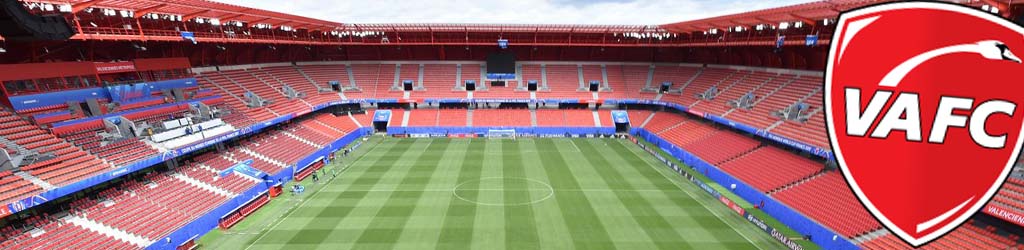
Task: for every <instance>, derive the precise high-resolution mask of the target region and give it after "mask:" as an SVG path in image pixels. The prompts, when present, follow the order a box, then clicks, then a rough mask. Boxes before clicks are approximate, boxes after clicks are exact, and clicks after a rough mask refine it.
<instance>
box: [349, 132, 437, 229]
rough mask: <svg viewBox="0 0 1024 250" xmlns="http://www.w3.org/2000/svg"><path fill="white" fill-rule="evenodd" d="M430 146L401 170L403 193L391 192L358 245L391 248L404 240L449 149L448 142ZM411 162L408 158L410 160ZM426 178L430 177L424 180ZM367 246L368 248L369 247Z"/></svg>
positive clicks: (429, 143)
mask: <svg viewBox="0 0 1024 250" xmlns="http://www.w3.org/2000/svg"><path fill="white" fill-rule="evenodd" d="M426 141H427V142H428V143H427V146H426V148H425V149H423V151H419V152H417V153H418V155H417V156H416V157H412V158H414V159H415V160H413V161H411V162H407V163H410V164H409V165H410V167H408V168H402V169H404V170H405V171H404V173H403V175H402V177H401V182H400V183H399V184H398V188H399V189H401V190H402V191H395V192H389V193H387V194H388V198H387V200H386V201H385V202H384V204H383V205H381V208H380V210H378V211H377V214H376V215H375V216H374V218H373V220H372V221H370V225H369V227H368V228H366V230H365V231H363V233H362V234H361V235H360V236H359V239H357V240H356V244H357V245H358V244H373V247H375V248H376V247H379V248H392V247H393V245H394V244H395V243H397V241H398V238H399V237H401V234H402V231H403V230H404V229H405V223H406V222H407V221H408V220H409V217H410V216H411V215H412V212H413V209H415V208H416V204H417V203H419V199H420V197H422V196H423V191H419V190H418V189H420V190H422V189H423V188H425V187H426V186H427V183H428V182H429V181H430V178H429V176H432V175H433V173H434V171H436V170H437V168H438V163H440V161H441V157H442V156H443V155H444V153H445V152H446V149H447V148H448V145H449V141H448V140H433V139H426ZM407 159H408V158H407ZM424 175H426V176H427V177H423V176H424ZM367 246H368V245H367Z"/></svg>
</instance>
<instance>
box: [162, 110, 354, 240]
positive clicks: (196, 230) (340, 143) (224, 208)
mask: <svg viewBox="0 0 1024 250" xmlns="http://www.w3.org/2000/svg"><path fill="white" fill-rule="evenodd" d="M371 132H372V130H371V128H360V129H357V130H355V131H352V132H351V133H349V134H347V135H345V136H344V137H342V138H339V139H337V140H335V141H334V142H332V143H331V144H329V145H327V146H325V147H323V148H321V149H320V150H317V151H316V152H314V153H312V154H310V155H308V156H306V157H305V158H303V159H300V160H299V161H298V163H297V164H295V165H294V166H292V167H291V168H286V169H284V170H283V171H280V172H279V173H277V174H274V175H271V176H269V177H267V178H266V180H265V181H264V183H263V185H258V184H257V185H256V186H255V187H253V188H251V189H249V190H248V191H245V192H244V193H242V194H240V195H238V196H236V197H235V198H232V199H231V200H229V201H227V202H225V203H224V204H221V205H220V206H218V207H217V208H214V209H213V210H211V211H210V212H208V213H206V214H205V215H203V216H200V217H199V218H198V219H196V220H194V221H192V222H190V223H188V224H186V225H185V226H184V227H182V228H179V229H178V230H175V231H174V232H172V233H171V234H169V235H167V237H165V238H163V239H157V241H156V242H155V243H153V244H152V245H150V246H149V247H147V248H146V249H175V248H177V247H178V246H179V245H182V244H184V243H186V242H188V241H191V240H193V239H196V238H199V237H200V236H202V235H204V234H206V233H208V232H210V231H212V230H214V229H216V228H217V227H218V226H219V223H220V219H221V218H222V217H224V216H225V215H227V214H228V213H231V212H233V211H235V209H238V208H240V207H242V206H243V205H245V204H246V203H248V202H249V201H250V200H252V199H253V198H256V197H257V196H260V195H261V194H263V193H264V192H267V190H269V189H270V187H272V186H276V185H278V184H281V185H284V184H287V183H288V182H291V181H292V177H293V176H294V174H295V172H296V171H301V168H298V167H295V166H303V167H306V166H309V165H310V164H312V163H313V162H314V161H318V160H322V159H326V158H328V157H327V155H329V154H332V153H334V152H337V151H338V150H339V149H341V148H343V147H345V146H346V145H348V144H351V143H352V142H355V141H356V140H358V139H359V138H362V137H363V136H365V135H368V134H370V133H371Z"/></svg>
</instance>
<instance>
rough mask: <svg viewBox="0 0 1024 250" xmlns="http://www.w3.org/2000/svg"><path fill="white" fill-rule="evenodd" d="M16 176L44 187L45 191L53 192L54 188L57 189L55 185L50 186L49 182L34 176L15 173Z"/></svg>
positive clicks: (19, 172)
mask: <svg viewBox="0 0 1024 250" xmlns="http://www.w3.org/2000/svg"><path fill="white" fill-rule="evenodd" d="M14 175H17V176H18V177H21V178H22V179H25V180H27V181H29V182H31V183H32V184H35V185H36V186H39V187H42V188H43V189H44V190H53V189H54V188H57V187H56V186H54V185H53V184H50V183H49V182H46V181H44V180H41V179H39V177H35V176H32V175H30V174H28V173H25V172H22V171H17V172H14Z"/></svg>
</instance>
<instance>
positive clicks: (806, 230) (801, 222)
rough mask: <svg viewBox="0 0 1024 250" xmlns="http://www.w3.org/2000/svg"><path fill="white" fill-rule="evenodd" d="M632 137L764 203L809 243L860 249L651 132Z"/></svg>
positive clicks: (635, 131) (766, 209) (642, 131)
mask: <svg viewBox="0 0 1024 250" xmlns="http://www.w3.org/2000/svg"><path fill="white" fill-rule="evenodd" d="M631 134H633V135H634V136H637V137H640V138H643V139H644V140H647V141H648V142H651V143H652V144H654V145H655V146H657V147H659V148H661V149H662V150H664V151H665V152H668V153H669V154H671V155H672V156H673V157H675V158H676V159H679V161H681V162H683V163H686V164H687V165H689V166H690V167H691V168H693V169H694V170H696V171H698V172H700V173H703V174H704V175H705V176H707V177H708V178H709V179H711V180H713V181H715V182H716V183H718V184H719V185H722V186H724V187H730V186H731V185H732V184H735V185H736V188H735V189H733V190H732V192H733V193H735V194H736V195H738V196H740V197H741V198H743V199H744V200H747V201H748V202H750V203H753V204H759V203H761V202H764V206H763V207H761V210H762V211H764V212H765V213H767V214H768V215H771V216H772V217H773V218H775V219H777V220H779V221H781V222H782V223H783V224H786V226H789V227H790V228H792V229H793V230H796V231H797V232H800V233H801V234H804V235H810V236H811V241H812V242H814V243H815V244H818V245H819V246H821V247H822V248H824V249H860V248H859V247H857V246H856V245H855V244H853V243H852V242H850V241H849V240H847V239H846V238H845V237H843V236H841V235H839V234H838V233H835V232H833V231H832V230H830V229H828V228H826V227H825V226H823V225H821V224H819V223H817V222H815V221H814V220H811V219H810V218H808V217H807V216H804V215H803V214H801V213H800V212H797V211H796V210H794V209H792V208H790V207H789V206H787V205H786V204H783V203H782V202H779V201H777V200H775V199H774V198H772V197H770V196H768V195H766V194H764V193H762V192H761V191H758V190H757V189H756V188H754V187H752V186H750V185H748V184H747V183H745V182H743V181H741V180H739V179H736V178H735V177H733V176H732V175H729V174H728V173H725V172H724V171H722V170H719V169H718V168H716V167H715V166H713V165H711V164H708V163H707V162H705V161H704V160H703V159H701V158H700V157H697V156H696V155H693V154H691V153H690V152H687V151H686V150H684V149H682V148H679V147H676V146H675V145H673V144H671V143H669V142H668V141H666V140H664V139H662V138H661V137H659V136H658V135H656V134H654V133H651V132H649V131H647V130H645V129H637V128H634V129H632V131H631Z"/></svg>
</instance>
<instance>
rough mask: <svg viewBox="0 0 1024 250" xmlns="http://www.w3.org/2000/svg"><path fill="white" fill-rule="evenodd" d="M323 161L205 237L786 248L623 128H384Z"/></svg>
mask: <svg viewBox="0 0 1024 250" xmlns="http://www.w3.org/2000/svg"><path fill="white" fill-rule="evenodd" d="M332 170H336V171H337V177H336V178H332V174H331V172H332ZM325 172H326V173H327V174H326V177H324V178H322V180H321V181H320V183H318V184H313V183H312V182H311V180H309V179H310V178H307V180H306V181H304V182H303V185H305V186H306V187H307V188H306V192H305V193H304V194H299V195H292V194H289V193H286V194H282V196H280V197H278V198H276V199H275V200H274V201H273V202H272V203H271V204H269V205H267V206H266V207H264V208H263V209H261V210H260V211H258V212H257V213H256V214H254V215H253V216H251V217H250V218H247V219H246V220H245V221H243V222H242V223H241V224H239V225H237V226H235V227H234V228H232V229H231V230H226V231H222V230H219V229H218V230H214V231H213V232H211V233H210V234H208V235H207V236H205V237H203V238H202V239H201V240H200V244H201V247H202V248H205V249H782V248H784V246H783V245H781V244H779V243H777V242H776V241H774V240H773V239H771V237H770V236H768V235H767V234H765V233H764V232H762V231H760V229H757V228H756V227H754V226H753V225H752V224H750V223H748V222H746V221H745V220H744V219H743V218H742V217H740V216H738V215H737V214H736V213H735V212H732V211H731V210H729V209H728V208H727V207H725V206H724V205H722V204H721V203H720V202H718V201H717V200H716V199H715V198H713V197H711V196H710V195H708V194H706V193H703V191H701V190H700V189H699V188H698V187H697V186H696V185H694V184H692V183H690V182H689V181H687V180H686V179H684V178H683V177H681V176H679V175H678V174H676V173H674V172H672V171H671V170H670V169H668V168H667V167H665V166H664V164H663V163H661V162H660V161H658V160H657V159H655V158H654V157H653V156H651V155H650V154H648V153H647V152H644V151H643V150H641V149H640V148H639V147H637V146H636V145H634V144H633V143H632V142H630V141H628V140H623V139H567V138H519V139H515V140H510V139H395V138H386V139H382V138H379V137H376V138H374V139H371V140H370V141H369V142H368V143H366V144H364V145H363V146H362V147H361V148H359V149H358V150H356V153H355V154H353V155H350V156H349V157H347V158H345V159H342V160H341V161H340V162H339V161H336V162H335V163H334V164H331V165H330V166H328V167H327V168H326V171H325Z"/></svg>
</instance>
